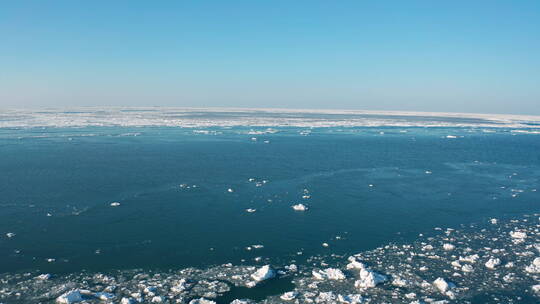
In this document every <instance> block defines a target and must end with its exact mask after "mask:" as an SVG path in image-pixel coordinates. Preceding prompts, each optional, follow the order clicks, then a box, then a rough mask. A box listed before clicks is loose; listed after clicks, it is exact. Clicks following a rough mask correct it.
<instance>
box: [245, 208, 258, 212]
mask: <svg viewBox="0 0 540 304" xmlns="http://www.w3.org/2000/svg"><path fill="white" fill-rule="evenodd" d="M255 211H257V209H253V208H248V209H246V212H247V213H253V212H255Z"/></svg>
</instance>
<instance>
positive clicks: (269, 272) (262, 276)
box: [251, 265, 276, 282]
mask: <svg viewBox="0 0 540 304" xmlns="http://www.w3.org/2000/svg"><path fill="white" fill-rule="evenodd" d="M275 276H276V272H275V270H274V269H273V268H272V266H270V265H265V266H263V267H261V268H259V269H258V270H257V271H256V272H255V273H253V274H252V275H251V278H253V280H255V281H256V282H261V281H264V280H268V279H271V278H273V277H275Z"/></svg>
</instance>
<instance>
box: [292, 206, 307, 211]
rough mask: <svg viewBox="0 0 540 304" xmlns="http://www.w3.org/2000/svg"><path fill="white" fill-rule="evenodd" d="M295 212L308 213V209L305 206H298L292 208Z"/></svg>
mask: <svg viewBox="0 0 540 304" xmlns="http://www.w3.org/2000/svg"><path fill="white" fill-rule="evenodd" d="M291 207H292V208H293V209H294V210H295V211H306V210H308V207H307V206H306V205H304V204H296V205H292V206H291Z"/></svg>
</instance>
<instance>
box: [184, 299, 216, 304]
mask: <svg viewBox="0 0 540 304" xmlns="http://www.w3.org/2000/svg"><path fill="white" fill-rule="evenodd" d="M189 304H217V303H216V302H214V301H212V300H207V299H205V298H199V299H193V300H191V301H189Z"/></svg>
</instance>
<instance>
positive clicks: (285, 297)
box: [279, 291, 298, 301]
mask: <svg viewBox="0 0 540 304" xmlns="http://www.w3.org/2000/svg"><path fill="white" fill-rule="evenodd" d="M297 296H298V292H296V291H289V292H286V293H284V294H282V295H281V296H280V297H279V298H280V299H282V300H283V301H292V300H294V299H296V297H297Z"/></svg>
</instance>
